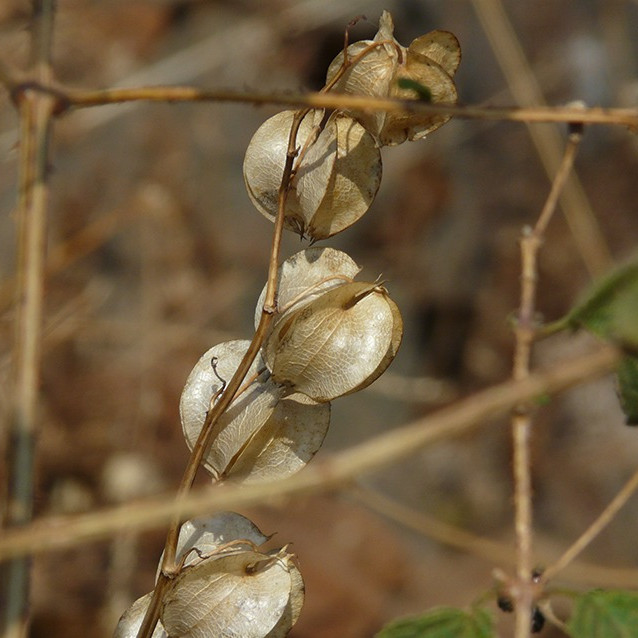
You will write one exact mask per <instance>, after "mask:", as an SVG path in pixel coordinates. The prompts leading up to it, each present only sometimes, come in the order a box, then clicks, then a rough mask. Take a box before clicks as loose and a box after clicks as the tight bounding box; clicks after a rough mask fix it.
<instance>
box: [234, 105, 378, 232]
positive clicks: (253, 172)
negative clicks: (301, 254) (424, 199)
mask: <svg viewBox="0 0 638 638" xmlns="http://www.w3.org/2000/svg"><path fill="white" fill-rule="evenodd" d="M322 115H323V113H322V112H321V111H311V112H310V113H309V114H308V115H307V116H306V117H305V118H304V119H303V121H302V123H301V126H300V127H299V131H298V133H297V140H296V141H297V147H298V148H299V149H300V153H299V157H298V158H297V160H296V164H295V174H294V177H293V179H292V181H291V185H290V186H291V188H290V191H289V193H288V198H287V202H286V214H285V226H286V228H288V229H289V230H292V231H294V232H296V233H299V234H300V235H302V236H308V237H310V238H311V239H312V240H318V239H325V238H326V237H331V236H332V235H335V234H336V233H338V232H340V231H342V230H344V229H345V228H347V227H348V226H350V225H352V224H353V223H354V222H355V221H357V220H358V219H359V218H360V217H361V216H362V215H363V214H364V213H365V212H366V211H367V210H368V208H369V207H370V204H371V203H372V200H373V199H374V197H375V195H376V193H377V190H378V188H379V184H380V181H381V155H380V154H379V150H378V148H377V147H376V143H375V140H374V138H373V137H372V136H371V135H370V134H369V133H367V131H366V130H365V129H364V128H363V127H362V126H361V125H360V124H359V123H358V122H356V121H355V120H353V119H352V118H351V117H349V116H347V115H345V114H343V113H340V112H336V113H334V114H333V115H332V116H331V117H330V118H328V121H327V122H325V125H323V127H322V125H321V119H322ZM293 116H294V112H293V111H283V112H281V113H278V114H277V115H275V116H273V117H271V118H270V119H268V120H266V122H264V124H262V126H261V127H260V128H259V129H258V130H257V132H256V133H255V135H254V136H253V138H252V140H251V141H250V144H249V145H248V149H247V150H246V157H245V160H244V181H245V182H246V188H247V190H248V195H249V197H250V199H251V200H252V202H253V204H254V205H255V206H256V208H257V210H259V211H260V212H261V213H262V214H263V215H265V216H266V217H268V218H269V219H271V220H272V219H274V218H275V216H276V214H277V206H278V193H279V187H280V185H281V179H282V176H283V169H284V164H285V161H286V151H287V147H288V138H289V136H290V129H291V126H292V122H293Z"/></svg>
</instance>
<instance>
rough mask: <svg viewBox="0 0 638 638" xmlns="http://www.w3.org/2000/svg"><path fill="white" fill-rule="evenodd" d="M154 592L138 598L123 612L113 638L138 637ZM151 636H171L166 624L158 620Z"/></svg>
mask: <svg viewBox="0 0 638 638" xmlns="http://www.w3.org/2000/svg"><path fill="white" fill-rule="evenodd" d="M152 596H153V592H149V593H148V594H145V595H144V596H142V597H141V598H138V599H137V600H136V601H135V602H134V603H133V604H132V605H131V606H130V607H129V608H128V609H127V610H126V611H125V612H124V613H123V614H122V617H121V618H120V620H119V622H118V623H117V627H116V628H115V631H114V632H113V638H137V635H138V633H139V631H140V627H141V626H142V622H143V621H144V616H146V610H147V609H148V606H149V604H150V602H151V598H152ZM151 638H169V636H168V634H167V633H166V630H165V629H164V625H162V623H161V622H158V623H157V625H156V627H155V630H154V631H153V635H152V636H151Z"/></svg>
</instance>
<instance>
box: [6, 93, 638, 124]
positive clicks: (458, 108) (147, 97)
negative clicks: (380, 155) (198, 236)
mask: <svg viewBox="0 0 638 638" xmlns="http://www.w3.org/2000/svg"><path fill="white" fill-rule="evenodd" d="M17 87H18V88H19V87H20V85H19V84H18V85H17ZM30 88H32V89H33V90H39V91H43V92H46V93H48V94H50V95H51V96H53V97H55V98H56V100H57V103H56V108H57V109H58V112H60V113H61V112H64V111H67V110H76V109H82V108H87V107H92V106H103V105H107V104H117V103H122V102H233V103H244V104H255V105H264V104H275V105H279V106H285V107H297V108H303V107H306V108H312V109H324V108H325V109H352V110H362V109H367V110H370V111H387V112H389V113H410V114H413V113H414V114H416V113H419V114H428V115H451V116H453V117H457V118H461V119H470V120H499V121H501V120H506V121H511V122H525V123H535V122H543V123H550V122H554V123H563V124H565V123H570V122H581V123H583V124H613V125H618V126H628V127H632V128H638V109H637V108H602V107H590V108H580V107H579V108H576V107H570V106H566V107H565V106H536V107H497V106H473V105H458V104H444V103H442V102H439V103H428V102H424V101H423V100H405V99H398V98H381V97H371V96H367V95H346V94H343V93H332V92H325V91H324V92H321V91H319V92H315V93H312V92H310V93H258V92H247V91H234V90H222V89H199V88H196V87H192V86H147V87H138V88H130V89H128V88H121V89H117V88H116V89H104V90H76V89H69V90H67V89H63V88H59V87H51V86H49V85H47V84H32V85H31V86H30Z"/></svg>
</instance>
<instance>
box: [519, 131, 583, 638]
mask: <svg viewBox="0 0 638 638" xmlns="http://www.w3.org/2000/svg"><path fill="white" fill-rule="evenodd" d="M572 129H573V130H571V131H570V135H569V139H568V142H567V146H566V148H565V152H564V154H563V159H562V161H561V164H560V166H559V169H558V172H557V173H556V176H555V177H554V180H553V182H552V188H551V190H550V192H549V195H548V197H547V200H546V202H545V205H544V207H543V210H542V211H541V214H540V215H539V217H538V221H537V222H536V225H535V226H534V228H526V229H525V230H524V231H523V237H522V238H521V299H520V305H519V310H518V317H517V322H516V329H515V338H516V346H515V352H514V368H513V372H512V376H513V377H514V379H515V380H517V381H520V380H523V379H526V378H527V377H529V376H530V363H531V355H532V345H533V342H534V337H535V334H536V326H535V320H534V313H535V308H536V287H537V278H538V266H537V262H538V251H539V249H540V246H541V244H542V241H543V236H544V233H545V230H546V229H547V225H548V224H549V221H550V220H551V218H552V215H553V214H554V211H555V210H556V205H557V203H558V198H559V197H560V193H561V190H562V188H563V186H564V184H565V182H566V180H567V177H568V176H569V173H570V171H571V169H572V166H573V164H574V159H575V157H576V151H577V150H578V145H579V143H580V140H581V137H582V132H581V130H580V127H572ZM531 432H532V419H531V416H530V406H529V404H520V405H518V406H516V408H515V410H514V413H513V415H512V439H513V465H514V509H515V513H514V517H515V521H514V522H515V525H514V526H515V534H516V557H517V560H516V577H517V587H516V591H515V594H516V596H515V599H516V606H515V611H516V633H515V635H516V638H526V637H527V636H529V633H530V619H531V615H532V608H533V603H534V589H535V583H534V582H533V578H532V568H533V565H532V560H533V553H532V477H531V459H530V437H531Z"/></svg>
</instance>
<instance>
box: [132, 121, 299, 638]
mask: <svg viewBox="0 0 638 638" xmlns="http://www.w3.org/2000/svg"><path fill="white" fill-rule="evenodd" d="M308 111H309V109H304V110H302V111H297V112H296V113H295V116H294V118H293V122H292V126H291V129H290V137H289V139H288V150H287V153H286V163H285V165H284V171H283V175H282V178H281V185H280V187H279V198H278V208H277V216H276V218H275V229H274V231H273V238H272V245H271V249H270V259H269V262H268V282H267V284H266V298H265V300H264V305H263V308H262V313H261V317H260V320H259V325H258V326H257V329H256V330H255V334H254V336H253V338H252V341H251V342H250V345H249V346H248V350H247V351H246V354H245V355H244V357H243V359H242V360H241V362H240V364H239V366H238V368H237V370H236V371H235V374H234V375H233V376H232V378H231V380H230V381H229V382H228V385H227V386H226V389H225V390H224V392H223V393H222V394H221V396H220V397H219V399H218V400H217V402H216V403H215V404H214V405H213V407H212V408H211V409H210V411H209V412H208V414H207V415H206V420H205V421H204V425H203V426H202V430H201V432H200V433H199V437H198V438H197V441H196V442H195V445H194V446H193V451H192V453H191V457H190V459H189V461H188V465H187V466H186V470H185V471H184V475H183V476H182V481H181V483H180V485H179V488H178V490H177V497H176V500H177V501H178V502H179V501H180V500H182V499H183V498H184V497H185V496H186V495H187V494H188V492H189V491H190V489H191V487H192V485H193V481H194V480H195V476H196V474H197V470H198V469H199V466H200V464H201V462H202V459H203V458H204V456H205V454H206V452H207V451H208V449H209V448H210V446H211V443H212V441H213V438H214V435H215V434H217V432H218V430H217V428H216V427H215V425H216V424H217V422H218V421H219V418H220V417H221V415H222V414H223V413H224V412H225V411H226V409H227V408H228V406H229V405H230V404H231V402H232V401H233V399H234V397H235V394H236V393H237V391H238V390H239V388H240V386H241V384H242V382H243V380H244V377H245V376H246V374H247V373H248V370H249V369H250V366H251V364H252V362H253V361H254V360H255V357H256V356H257V354H258V352H259V350H260V348H261V346H262V345H263V343H264V339H265V338H266V335H267V333H268V328H269V327H270V324H271V322H272V319H273V316H274V313H275V312H276V297H277V269H278V266H279V254H280V249H281V239H282V235H283V228H284V219H285V210H286V199H287V197H288V190H289V188H290V180H291V179H292V174H293V166H294V161H295V157H296V156H297V147H296V140H297V132H298V130H299V126H300V124H301V121H302V120H303V118H304V117H305V116H306V114H307V113H308ZM181 522H182V516H181V514H180V513H179V511H178V512H177V514H176V516H174V517H173V520H172V521H171V524H170V526H169V529H168V533H167V535H166V543H165V546H164V557H163V559H162V564H161V569H160V574H159V576H158V579H157V583H156V585H155V589H154V591H153V596H152V598H151V601H150V603H149V606H148V609H147V611H146V614H145V616H144V620H143V621H142V624H141V626H140V629H139V631H138V633H137V638H151V636H152V634H153V631H154V629H155V627H156V625H157V621H158V619H159V614H160V606H161V602H162V598H163V597H164V594H165V592H166V591H167V589H168V585H169V583H170V581H171V579H172V578H174V577H175V575H176V574H177V572H178V571H179V565H178V564H177V541H178V540H179V530H180V527H181Z"/></svg>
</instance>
